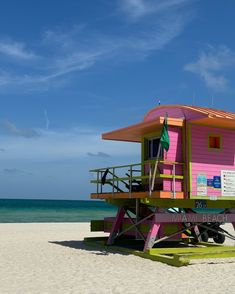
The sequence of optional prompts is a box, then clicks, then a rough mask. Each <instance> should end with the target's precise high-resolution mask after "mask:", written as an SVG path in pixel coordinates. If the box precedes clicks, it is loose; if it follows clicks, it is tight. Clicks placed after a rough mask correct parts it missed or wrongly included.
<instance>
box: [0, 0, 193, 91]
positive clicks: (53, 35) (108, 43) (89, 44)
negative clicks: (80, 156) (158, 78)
mask: <svg viewBox="0 0 235 294" xmlns="http://www.w3.org/2000/svg"><path fill="white" fill-rule="evenodd" d="M192 2H194V1H193V0H164V1H163V0H162V1H157V2H156V1H153V0H152V1H147V0H146V1H144V0H126V1H124V0H123V1H120V2H119V3H121V7H122V9H124V11H125V13H127V14H129V15H132V16H133V17H134V16H135V22H133V23H132V24H131V26H130V29H129V30H128V32H127V31H126V28H125V27H123V28H122V26H119V28H118V29H119V30H120V31H119V33H118V34H116V35H115V34H110V35H108V34H104V33H103V32H99V31H98V30H97V29H96V28H95V29H92V28H88V27H87V26H85V25H80V26H74V27H72V28H71V29H70V30H69V31H67V32H66V31H62V30H61V31H58V30H57V31H56V30H54V31H53V30H47V31H46V32H45V33H44V34H43V36H42V39H41V40H40V41H39V42H38V44H40V46H41V47H40V46H38V49H42V52H49V53H47V56H46V55H44V56H43V54H38V56H40V58H38V59H37V58H35V60H34V61H35V62H34V66H33V67H31V68H30V67H27V68H25V67H24V66H22V68H19V67H16V66H15V67H14V66H12V64H11V66H9V67H8V68H4V69H5V70H3V69H2V70H1V71H0V87H1V88H3V89H5V88H6V89H10V90H12V89H14V87H17V88H18V87H21V88H22V89H23V90H24V91H26V90H29V91H30V90H36V91H37V90H40V91H43V90H48V88H49V87H51V86H56V84H58V85H59V86H61V85H62V83H61V81H62V77H63V80H65V77H70V75H71V74H72V73H73V74H75V73H79V72H82V71H85V70H87V69H89V68H91V67H93V66H95V65H97V64H99V63H101V62H107V61H108V62H110V63H111V62H112V61H113V62H115V63H116V62H117V61H125V62H127V61H131V60H138V59H143V58H146V57H148V56H149V55H150V54H152V53H153V52H155V51H157V50H161V49H163V48H164V47H165V46H166V45H167V44H169V43H170V42H171V41H172V40H173V39H174V38H176V37H177V36H179V35H180V34H181V33H182V31H183V30H184V28H185V26H186V24H187V23H188V22H189V21H190V20H191V19H192V15H189V14H190V13H191V12H190V13H188V10H187V11H186V10H185V4H187V3H192ZM176 8H177V10H176ZM178 8H179V9H178ZM122 11H123V10H122ZM149 14H151V15H153V18H145V19H144V21H142V18H141V16H144V15H149ZM138 21H140V22H141V27H139V26H138V29H136V27H135V26H136V25H138V23H137V22H138ZM1 46H2V47H1ZM45 49H46V50H45ZM1 50H2V54H5V55H8V56H11V57H17V58H21V59H32V58H34V57H36V54H34V53H32V51H30V50H26V46H25V45H24V44H23V43H17V42H8V43H7V42H5V43H2V45H1V43H0V53H1ZM50 52H52V53H51V55H50ZM118 63H119V64H120V62H118ZM19 72H22V73H21V74H19Z"/></svg>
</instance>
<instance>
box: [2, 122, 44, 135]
mask: <svg viewBox="0 0 235 294" xmlns="http://www.w3.org/2000/svg"><path fill="white" fill-rule="evenodd" d="M0 128H1V129H3V130H4V131H5V132H6V133H7V134H9V135H11V136H17V137H24V138H35V137H38V136H39V133H38V132H37V131H36V130H34V129H31V128H26V129H23V128H18V127H17V126H16V125H15V124H13V123H12V122H10V121H8V120H2V121H0Z"/></svg>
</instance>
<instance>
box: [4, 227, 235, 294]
mask: <svg viewBox="0 0 235 294" xmlns="http://www.w3.org/2000/svg"><path fill="white" fill-rule="evenodd" d="M224 228H225V229H227V230H229V231H230V232H231V233H232V226H231V225H230V224H228V225H226V226H224ZM103 235H104V233H91V232H90V227H89V223H28V224H17V223H15V224H0V236H1V242H0V293H1V294H5V293H7V294H10V293H14V294H15V293H17V294H18V293H22V294H23V293H24V294H27V293H29V294H34V293H79V294H88V293H89V294H106V293H107V294H121V293H122V294H123V293H126V294H132V293H133V294H134V293H135V294H136V293H141V294H151V293H154V294H156V293H157V294H159V293H235V278H234V274H235V258H230V259H228V258H227V259H209V260H197V261H193V262H192V264H190V265H189V266H186V267H181V268H176V267H172V266H168V265H166V264H162V263H159V262H156V261H151V260H148V259H143V258H141V257H138V256H134V255H125V254H120V253H109V252H106V251H102V250H95V249H91V248H88V247H87V246H85V245H84V244H83V242H82V240H83V238H84V237H89V236H103ZM226 244H227V245H235V241H233V240H229V239H226Z"/></svg>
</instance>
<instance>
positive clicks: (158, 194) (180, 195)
mask: <svg viewBox="0 0 235 294" xmlns="http://www.w3.org/2000/svg"><path fill="white" fill-rule="evenodd" d="M140 198H168V199H173V198H174V197H173V193H172V192H169V191H153V192H152V195H151V196H150V195H149V191H144V192H131V193H130V192H123V193H122V192H116V193H92V194H91V199H140ZM175 199H184V192H175Z"/></svg>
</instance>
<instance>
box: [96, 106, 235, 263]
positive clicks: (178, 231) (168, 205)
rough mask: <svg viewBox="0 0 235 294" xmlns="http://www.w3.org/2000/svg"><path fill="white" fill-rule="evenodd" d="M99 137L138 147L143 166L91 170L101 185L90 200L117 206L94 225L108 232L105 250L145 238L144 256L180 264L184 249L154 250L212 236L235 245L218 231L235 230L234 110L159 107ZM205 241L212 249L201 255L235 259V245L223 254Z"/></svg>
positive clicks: (97, 186)
mask: <svg viewBox="0 0 235 294" xmlns="http://www.w3.org/2000/svg"><path fill="white" fill-rule="evenodd" d="M102 138H103V139H105V140H117V141H127V142H133V143H138V144H140V145H141V155H140V163H137V164H126V165H123V166H112V167H105V168H100V169H94V170H92V171H91V172H92V173H94V174H95V180H92V181H91V182H92V183H94V184H96V193H92V194H91V198H92V199H105V201H106V202H108V203H110V204H113V205H116V206H117V215H116V217H109V218H105V219H104V220H100V221H97V220H94V221H91V230H92V231H100V230H102V231H104V232H109V237H108V238H107V240H106V241H105V242H106V244H107V245H112V244H114V245H115V244H117V243H118V242H119V241H120V240H129V241H128V242H133V240H142V244H143V246H142V248H141V249H142V251H143V252H142V253H141V250H140V251H138V252H139V255H141V254H142V255H145V257H146V256H147V255H148V256H149V258H151V259H157V260H163V261H164V262H167V263H169V264H174V265H181V264H183V263H185V254H183V253H184V251H182V252H183V253H182V252H181V251H180V252H181V253H179V251H177V250H178V249H179V248H177V250H176V248H175V249H174V250H173V251H172V250H170V249H169V250H170V251H169V250H168V251H167V252H168V257H166V256H165V253H164V252H166V251H164V250H166V248H165V249H164V250H163V249H162V248H156V247H158V245H159V243H161V242H166V241H171V242H173V241H174V242H176V241H177V242H181V243H182V242H183V243H185V242H186V240H187V244H188V243H190V244H196V243H197V244H202V241H204V242H207V241H208V239H209V238H213V240H214V242H215V243H217V244H218V243H223V241H224V239H225V236H227V237H229V238H231V239H234V240H235V237H234V236H232V235H230V234H229V233H228V232H226V231H225V230H223V229H222V228H221V227H220V225H221V224H222V223H227V222H229V223H232V225H233V227H234V229H235V114H234V113H230V112H225V111H221V110H215V109H210V108H203V107H195V106H186V105H165V106H158V107H156V108H154V109H152V110H150V111H149V112H148V113H147V114H146V115H145V116H144V119H143V121H142V122H140V123H138V124H135V125H131V126H128V127H125V128H122V129H118V130H114V131H111V132H109V133H105V134H103V135H102ZM130 240H132V241H130ZM215 243H213V244H214V245H213V246H216V244H215ZM208 244H210V247H209V248H210V249H211V250H212V251H213V250H214V251H213V252H212V253H211V251H208V247H206V248H205V249H206V250H207V251H206V252H207V254H205V250H204V251H203V254H204V257H205V256H206V257H208V254H209V257H211V256H214V257H221V255H222V256H235V247H233V248H232V247H231V248H229V249H228V250H227V251H226V252H225V251H224V250H225V249H224V248H225V247H224V246H223V249H221V248H222V247H221V246H220V247H221V248H220V247H218V245H217V246H216V247H215V248H217V249H216V250H215V248H214V247H213V246H212V243H208ZM208 244H207V245H208ZM204 245H205V244H204ZM191 247H193V246H191ZM213 248H214V249H213ZM218 248H220V249H218ZM181 249H182V248H181ZM193 249H194V250H198V248H194V247H193V248H192V249H191V251H192V250H193ZM161 250H163V251H161ZM185 250H186V249H185ZM187 250H188V248H187ZM200 250H202V248H201V247H200V248H199V251H200ZM191 251H190V254H191V255H190V258H192V256H198V254H199V253H197V252H198V251H195V252H196V253H194V255H193V253H192V252H191ZM162 252H163V253H162ZM172 252H174V254H173V253H172ZM193 252H194V251H193ZM208 252H209V253H208ZM169 254H173V255H171V256H170V255H169ZM180 254H181V255H180ZM160 255H161V256H160ZM199 255H200V254H199ZM154 256H155V257H154ZM182 256H183V257H184V262H182ZM201 256H202V255H201Z"/></svg>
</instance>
